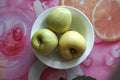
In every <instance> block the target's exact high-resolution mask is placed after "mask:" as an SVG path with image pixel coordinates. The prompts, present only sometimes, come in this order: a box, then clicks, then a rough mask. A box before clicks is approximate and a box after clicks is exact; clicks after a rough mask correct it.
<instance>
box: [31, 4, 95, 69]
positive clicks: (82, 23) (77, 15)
mask: <svg viewBox="0 0 120 80" xmlns="http://www.w3.org/2000/svg"><path fill="white" fill-rule="evenodd" d="M56 7H58V6H56ZM63 7H65V8H67V9H69V10H70V11H71V12H72V24H71V28H72V29H73V30H76V31H78V32H79V33H81V34H82V35H83V37H84V38H85V40H86V43H87V44H86V46H87V47H86V50H85V52H84V53H83V55H82V56H81V57H80V58H78V59H75V60H71V61H67V60H64V59H63V58H62V57H61V55H60V54H59V50H58V49H56V50H55V51H54V52H53V53H52V54H50V55H48V56H43V55H40V54H37V53H36V52H35V51H34V50H33V51H34V53H35V55H36V56H37V57H38V59H39V60H40V61H41V62H43V63H44V64H46V65H47V66H50V67H53V68H57V69H68V68H72V67H74V66H77V65H78V64H80V63H81V62H83V61H84V60H85V59H86V57H87V56H88V55H89V54H90V51H91V50H92V48H93V43H94V31H93V27H92V24H91V22H90V21H89V19H88V18H87V17H86V15H84V14H83V13H82V12H81V11H80V10H78V9H76V8H73V7H69V6H63ZM53 8H55V7H53ZM53 8H50V9H47V10H46V11H44V12H43V13H42V14H40V15H39V16H38V18H37V19H36V21H35V23H34V24H33V27H32V31H31V38H32V36H33V34H34V33H35V32H36V31H37V30H38V29H42V28H47V25H46V17H47V15H48V14H49V12H50V11H51V10H52V9H53Z"/></svg>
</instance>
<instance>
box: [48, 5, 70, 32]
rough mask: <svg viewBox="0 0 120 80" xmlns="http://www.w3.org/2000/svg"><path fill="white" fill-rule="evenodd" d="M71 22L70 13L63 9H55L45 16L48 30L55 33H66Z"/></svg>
mask: <svg viewBox="0 0 120 80" xmlns="http://www.w3.org/2000/svg"><path fill="white" fill-rule="evenodd" d="M71 22H72V13H71V11H70V10H68V9H67V8H64V7H57V8H54V9H53V10H51V12H50V13H49V14H48V16H47V25H48V28H49V29H51V30H53V31H54V32H56V33H63V32H65V31H67V30H68V29H69V28H70V26H71Z"/></svg>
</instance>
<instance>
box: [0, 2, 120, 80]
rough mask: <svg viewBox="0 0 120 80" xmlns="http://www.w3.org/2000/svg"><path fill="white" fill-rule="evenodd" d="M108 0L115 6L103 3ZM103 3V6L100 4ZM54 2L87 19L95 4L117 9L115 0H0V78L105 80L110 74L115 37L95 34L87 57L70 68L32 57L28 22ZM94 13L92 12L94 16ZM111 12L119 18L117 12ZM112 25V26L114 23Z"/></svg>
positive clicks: (117, 55)
mask: <svg viewBox="0 0 120 80" xmlns="http://www.w3.org/2000/svg"><path fill="white" fill-rule="evenodd" d="M112 1H113V3H114V4H116V2H117V4H118V5H119V8H117V6H116V5H117V4H116V5H114V6H115V8H112V7H114V6H111V7H108V6H107V5H109V4H111V2H112ZM104 4H106V6H103V5H104ZM58 5H67V6H72V7H75V8H78V9H80V10H81V11H83V12H84V13H85V14H86V15H87V16H88V18H89V19H90V20H91V22H92V20H93V12H95V10H97V9H96V7H97V8H98V6H103V7H102V8H100V9H99V10H104V8H108V9H109V10H110V9H116V8H117V11H118V13H119V12H120V1H119V0H0V80H59V78H60V77H63V78H64V79H65V80H72V78H74V77H76V76H78V75H87V76H92V77H94V78H96V79H97V80H107V79H108V78H109V77H110V75H111V73H112V71H113V70H114V69H115V67H116V65H117V63H118V60H119V59H120V40H119V39H118V40H117V41H112V42H109V40H106V41H103V39H102V38H100V37H99V36H97V34H95V42H94V47H93V50H92V51H91V53H90V55H89V56H88V58H87V59H86V60H85V61H84V62H83V63H82V64H80V65H78V66H76V67H74V68H71V69H66V70H58V69H53V68H50V67H47V66H46V65H44V64H43V63H41V62H40V61H39V60H38V59H37V58H36V57H35V55H34V53H33V52H32V49H31V45H30V32H31V28H32V25H33V23H34V21H35V19H36V18H37V16H38V15H40V14H41V13H42V12H43V11H44V10H46V9H48V8H50V7H54V6H58ZM111 5H112V4H111ZM111 11H114V10H111ZM103 12H104V11H103ZM97 14H98V13H97V12H96V15H95V17H96V16H97ZM114 15H117V16H118V18H120V14H114ZM99 17H100V16H99ZM108 19H109V20H111V16H110V17H109V18H108ZM116 19H117V18H115V19H114V20H113V22H114V23H115V24H118V25H119V27H120V24H119V21H120V19H117V20H116ZM95 20H97V19H95ZM92 23H93V22H92ZM104 23H106V22H105V21H104ZM112 24H113V23H112ZM101 25H104V24H101ZM105 26H107V25H105ZM108 26H109V25H108ZM112 27H114V28H115V26H112ZM110 29H111V28H109V29H108V30H107V31H109V30H110ZM107 31H106V32H107ZM119 32H120V30H119ZM113 34H114V33H113Z"/></svg>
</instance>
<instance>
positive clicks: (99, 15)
mask: <svg viewBox="0 0 120 80" xmlns="http://www.w3.org/2000/svg"><path fill="white" fill-rule="evenodd" d="M92 23H93V25H94V30H95V33H96V35H97V36H98V37H99V38H100V39H102V40H103V41H117V40H119V39H120V0H100V1H99V2H98V3H97V4H96V6H95V7H94V9H93V13H92Z"/></svg>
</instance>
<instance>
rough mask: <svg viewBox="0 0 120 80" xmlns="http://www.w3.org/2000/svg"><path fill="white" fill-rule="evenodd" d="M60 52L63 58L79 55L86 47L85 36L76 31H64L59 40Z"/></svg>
mask: <svg viewBox="0 0 120 80" xmlns="http://www.w3.org/2000/svg"><path fill="white" fill-rule="evenodd" d="M59 48H60V54H61V55H62V57H63V58H64V59H67V60H72V59H76V58H78V57H80V56H81V55H82V54H83V53H84V51H85V49H86V41H85V38H84V37H83V36H82V35H81V34H80V33H79V32H77V31H67V32H65V33H64V34H63V35H62V36H61V38H60V40H59Z"/></svg>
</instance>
